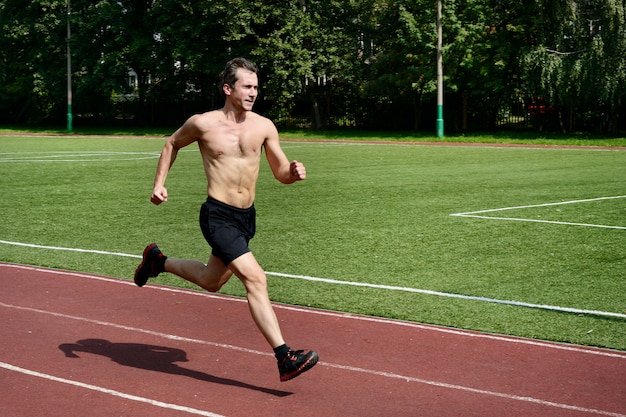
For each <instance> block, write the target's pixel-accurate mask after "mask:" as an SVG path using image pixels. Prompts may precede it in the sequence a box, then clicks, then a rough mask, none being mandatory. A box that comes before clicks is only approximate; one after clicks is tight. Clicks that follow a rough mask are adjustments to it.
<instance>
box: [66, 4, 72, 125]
mask: <svg viewBox="0 0 626 417" xmlns="http://www.w3.org/2000/svg"><path fill="white" fill-rule="evenodd" d="M70 13H71V9H70V0H67V131H68V132H71V131H72V130H73V120H72V54H71V52H70V37H71V32H70Z"/></svg>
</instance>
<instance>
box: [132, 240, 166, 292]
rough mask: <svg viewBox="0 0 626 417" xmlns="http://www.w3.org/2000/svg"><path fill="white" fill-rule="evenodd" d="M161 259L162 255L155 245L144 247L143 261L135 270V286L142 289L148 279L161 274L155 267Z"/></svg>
mask: <svg viewBox="0 0 626 417" xmlns="http://www.w3.org/2000/svg"><path fill="white" fill-rule="evenodd" d="M160 258H163V253H162V252H161V250H160V249H159V247H158V246H157V244H156V243H152V244H150V245H148V246H146V249H144V251H143V259H142V260H141V263H140V264H139V266H138V267H137V269H136V270H135V284H137V286H138V287H143V286H144V285H146V282H148V278H152V277H156V276H157V275H159V273H161V272H162V271H160V270H159V269H158V267H157V262H158V261H159V260H160Z"/></svg>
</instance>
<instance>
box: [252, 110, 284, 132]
mask: <svg viewBox="0 0 626 417" xmlns="http://www.w3.org/2000/svg"><path fill="white" fill-rule="evenodd" d="M248 118H249V119H250V121H251V122H252V123H253V124H254V126H255V129H258V130H259V131H260V132H263V133H264V134H265V136H266V138H269V136H274V135H276V136H277V135H278V130H277V129H276V125H274V122H272V120H270V119H268V118H267V117H265V116H261V115H260V114H258V113H254V112H249V113H248Z"/></svg>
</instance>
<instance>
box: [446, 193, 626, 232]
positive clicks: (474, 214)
mask: <svg viewBox="0 0 626 417" xmlns="http://www.w3.org/2000/svg"><path fill="white" fill-rule="evenodd" d="M617 198H626V195H618V196H611V197H598V198H588V199H585V200H571V201H561V202H558V203H545V204H533V205H528V206H515V207H502V208H496V209H489V210H478V211H469V212H467V213H453V214H450V216H456V217H473V218H476V219H488V220H507V221H519V222H532V223H551V224H561V225H570V226H584V227H599V228H604V229H621V230H626V226H609V225H603V224H589V223H572V222H560V221H552V220H537V219H528V218H516V217H496V216H480V215H479V214H481V213H495V212H499V211H506V210H518V209H527V208H537V207H549V206H560V205H564V204H577V203H587V202H590V201H600V200H612V199H617Z"/></svg>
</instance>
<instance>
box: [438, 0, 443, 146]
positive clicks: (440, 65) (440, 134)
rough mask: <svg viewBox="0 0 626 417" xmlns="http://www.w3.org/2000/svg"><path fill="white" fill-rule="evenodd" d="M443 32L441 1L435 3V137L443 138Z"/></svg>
mask: <svg viewBox="0 0 626 417" xmlns="http://www.w3.org/2000/svg"><path fill="white" fill-rule="evenodd" d="M442 38H443V30H442V28H441V0H438V1H437V137H438V138H442V137H443V51H442V49H443V47H442V45H443V39H442Z"/></svg>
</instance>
